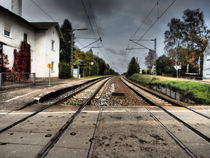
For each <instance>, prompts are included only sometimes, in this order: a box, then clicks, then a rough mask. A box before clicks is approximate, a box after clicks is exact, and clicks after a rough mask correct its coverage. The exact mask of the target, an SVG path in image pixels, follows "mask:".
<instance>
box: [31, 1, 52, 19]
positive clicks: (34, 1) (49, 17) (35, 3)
mask: <svg viewBox="0 0 210 158" xmlns="http://www.w3.org/2000/svg"><path fill="white" fill-rule="evenodd" d="M31 2H33V3H34V4H35V5H36V6H37V7H38V8H39V9H40V10H41V11H42V12H43V13H44V14H45V15H46V16H47V17H49V18H50V19H51V20H52V21H53V22H56V21H55V19H54V18H53V17H52V16H50V15H49V14H48V13H47V12H46V11H45V10H44V9H42V8H41V7H40V5H39V4H38V3H37V2H36V1H34V0H31Z"/></svg>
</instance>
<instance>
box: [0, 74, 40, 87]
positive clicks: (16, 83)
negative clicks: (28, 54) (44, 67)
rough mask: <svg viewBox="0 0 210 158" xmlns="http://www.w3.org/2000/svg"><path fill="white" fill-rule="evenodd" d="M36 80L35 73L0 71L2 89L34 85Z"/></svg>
mask: <svg viewBox="0 0 210 158" xmlns="http://www.w3.org/2000/svg"><path fill="white" fill-rule="evenodd" d="M35 82H36V74H35V73H25V72H21V73H19V72H13V73H10V72H3V73H2V72H0V89H5V88H10V87H11V88H13V87H20V86H24V85H29V84H31V85H34V84H35Z"/></svg>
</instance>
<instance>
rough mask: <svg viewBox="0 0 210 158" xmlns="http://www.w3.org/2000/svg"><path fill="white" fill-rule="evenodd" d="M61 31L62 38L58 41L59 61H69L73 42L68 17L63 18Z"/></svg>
mask: <svg viewBox="0 0 210 158" xmlns="http://www.w3.org/2000/svg"><path fill="white" fill-rule="evenodd" d="M61 32H62V34H63V38H64V40H61V43H60V62H65V63H70V61H71V53H72V49H73V48H72V47H73V45H72V42H73V38H74V35H73V30H72V25H71V23H70V21H69V20H68V19H65V20H64V22H63V25H62V26H61Z"/></svg>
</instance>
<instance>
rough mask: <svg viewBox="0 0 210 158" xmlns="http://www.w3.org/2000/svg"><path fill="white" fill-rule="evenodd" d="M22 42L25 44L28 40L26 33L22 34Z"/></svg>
mask: <svg viewBox="0 0 210 158" xmlns="http://www.w3.org/2000/svg"><path fill="white" fill-rule="evenodd" d="M23 40H24V41H25V42H27V40H28V35H27V33H24V35H23Z"/></svg>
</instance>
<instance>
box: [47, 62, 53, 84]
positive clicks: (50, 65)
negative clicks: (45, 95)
mask: <svg viewBox="0 0 210 158" xmlns="http://www.w3.org/2000/svg"><path fill="white" fill-rule="evenodd" d="M47 67H48V69H49V84H48V86H51V81H50V78H51V76H50V75H51V74H50V69H52V64H47Z"/></svg>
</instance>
